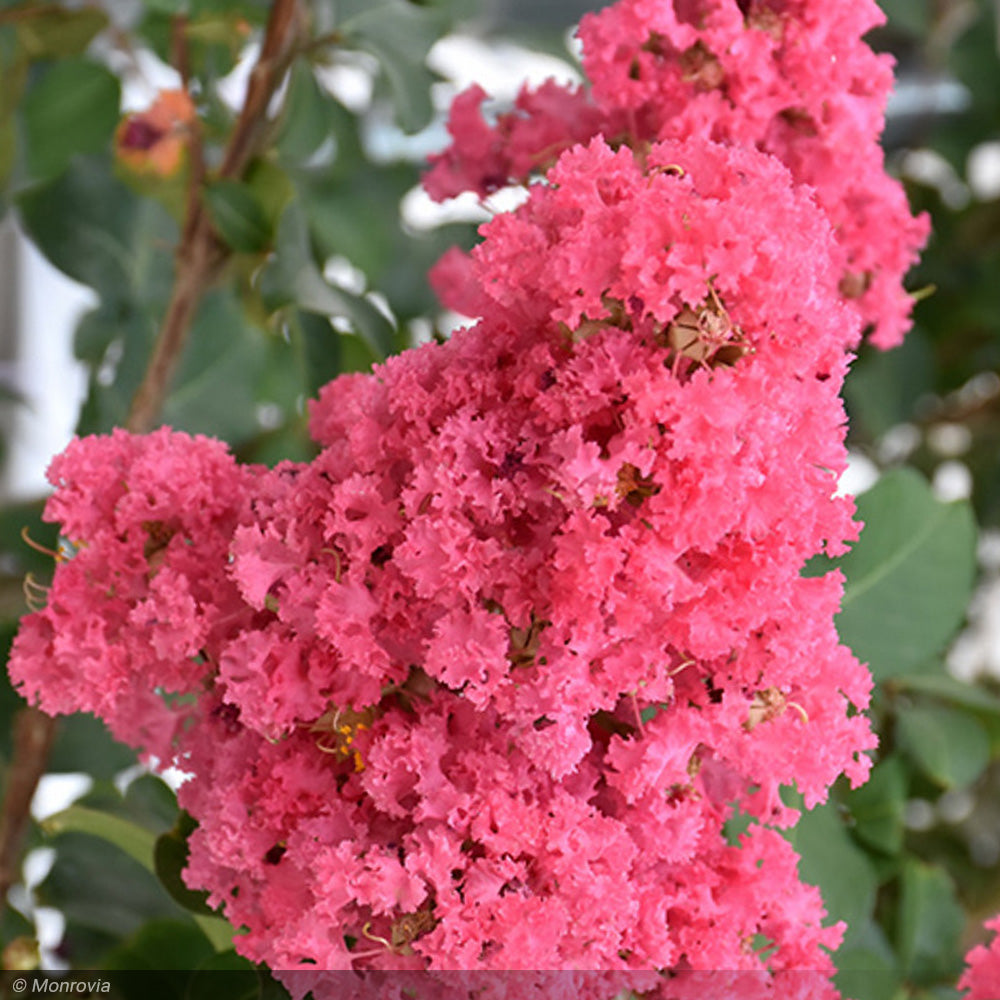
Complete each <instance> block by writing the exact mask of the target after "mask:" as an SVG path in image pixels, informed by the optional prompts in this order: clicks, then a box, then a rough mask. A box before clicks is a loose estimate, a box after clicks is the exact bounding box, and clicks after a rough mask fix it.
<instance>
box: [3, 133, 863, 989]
mask: <svg viewBox="0 0 1000 1000" xmlns="http://www.w3.org/2000/svg"><path fill="white" fill-rule="evenodd" d="M837 253H838V251H837V244H836V241H835V236H834V234H833V232H832V231H831V228H830V224H829V221H828V218H827V217H826V215H825V213H824V212H823V211H822V210H821V209H820V208H819V207H817V205H816V203H815V201H814V199H813V197H812V194H811V192H810V191H809V190H808V189H807V188H805V187H804V186H802V185H799V184H796V183H795V181H794V178H793V176H792V175H791V173H790V172H789V171H788V169H787V168H786V167H785V166H783V165H782V164H781V163H780V162H779V161H778V160H777V159H776V158H775V157H773V156H771V155H769V154H767V153H764V152H761V151H759V150H757V149H754V148H750V147H747V148H743V147H737V146H733V145H724V144H717V143H714V142H710V141H707V140H705V139H704V138H697V139H689V140H685V141H666V142H662V143H661V142H654V143H650V144H649V145H648V146H647V147H646V148H644V149H643V150H642V152H641V154H639V153H637V152H636V151H634V150H633V149H632V148H631V147H629V146H627V145H620V146H617V148H614V147H612V146H611V145H609V144H608V143H607V142H605V141H604V139H602V138H600V137H597V138H593V139H591V140H590V141H589V142H588V144H587V145H585V146H576V147H574V148H572V149H570V150H567V151H566V152H565V153H563V155H562V156H561V157H560V158H559V159H558V161H557V163H556V164H555V166H554V167H553V168H552V169H551V171H550V172H549V174H548V176H547V182H546V183H545V184H540V185H536V186H534V187H533V188H532V189H531V192H530V195H529V198H528V200H527V202H526V203H525V204H524V205H522V206H521V208H519V209H518V210H517V211H515V212H513V213H511V214H510V215H503V216H498V217H497V218H496V219H494V220H493V222H492V223H490V224H489V225H488V226H487V227H486V228H485V230H484V242H483V244H482V245H481V246H480V247H479V248H478V249H477V250H476V251H475V252H474V254H473V255H472V258H471V259H470V261H469V263H468V274H467V279H468V282H469V287H470V288H471V289H472V290H473V293H474V294H475V296H476V297H477V299H478V300H479V301H480V302H482V303H483V304H484V311H483V318H482V319H481V320H480V321H479V322H478V323H477V324H476V325H475V326H473V327H471V328H469V329H466V330H461V331H459V332H457V333H456V334H455V335H454V336H453V337H452V338H451V339H450V340H449V341H448V342H446V343H443V344H433V345H428V346H425V347H423V348H420V349H418V350H413V351H410V352H407V353H405V354H403V355H401V356H398V357H394V358H391V359H389V360H388V361H387V362H386V363H385V364H384V365H380V366H377V367H376V369H375V370H374V371H373V372H372V373H371V374H368V375H361V374H358V375H348V376H344V377H341V378H339V379H337V380H335V381H334V382H332V383H331V384H330V385H328V386H326V387H325V388H324V389H323V390H322V391H321V393H320V396H319V399H318V400H317V401H315V402H314V403H313V404H312V408H311V432H312V434H313V436H314V437H315V439H316V440H317V441H318V442H319V443H320V445H321V446H322V451H321V452H320V454H319V455H318V457H317V458H316V459H315V460H314V461H312V462H310V463H283V464H281V465H279V466H277V467H276V468H275V469H273V470H268V469H264V468H259V467H244V466H239V465H237V464H236V463H235V462H234V461H233V460H232V458H231V457H230V456H229V455H228V453H227V452H226V451H225V449H224V447H223V446H222V445H220V444H218V443H216V442H211V441H207V440H205V439H202V438H190V437H187V436H185V435H183V434H176V433H172V432H170V431H167V430H161V431H158V432H156V433H155V434H153V435H150V436H147V437H134V436H131V435H127V434H124V433H123V432H116V433H115V434H114V435H112V436H110V437H105V438H88V439H84V440H81V441H77V442H75V443H74V444H73V445H72V446H71V447H70V448H69V449H68V451H67V452H66V453H65V454H64V455H63V456H61V457H60V458H59V459H57V460H56V462H55V463H54V464H53V467H52V470H51V473H50V474H51V478H52V481H53V484H54V485H55V487H56V493H55V495H54V496H53V498H52V499H51V500H50V502H49V505H48V507H47V517H49V518H50V519H52V520H56V521H58V522H60V523H61V524H62V526H63V533H64V535H65V536H66V537H67V538H69V539H70V540H71V541H72V542H73V544H74V545H75V548H76V554H75V556H74V557H73V558H72V559H70V560H68V561H66V562H64V563H63V564H61V565H60V566H59V567H58V569H57V572H56V574H55V580H54V582H53V585H52V590H51V593H50V596H49V601H48V606H47V607H46V608H44V609H42V610H40V611H38V612H37V613H36V614H34V615H31V616H29V617H28V618H27V619H26V621H25V625H24V627H23V629H22V631H21V633H20V635H19V636H18V638H17V640H16V642H15V647H14V651H13V656H12V660H11V668H10V669H11V675H12V677H13V679H14V681H15V683H17V684H18V686H19V687H20V688H21V689H22V690H23V691H24V693H25V694H26V695H27V696H28V697H30V698H31V699H32V700H34V701H35V702H37V703H39V704H41V705H42V707H43V708H45V709H47V710H49V711H52V712H65V711H72V710H75V709H86V710H89V711H93V712H95V713H97V714H98V715H100V716H101V717H102V718H104V719H105V720H107V722H108V724H109V725H110V726H111V728H112V730H113V731H114V732H115V733H117V734H119V735H120V736H121V737H122V738H124V739H126V740H129V741H131V742H132V743H134V744H136V745H138V746H140V747H142V748H144V749H145V750H146V751H147V752H151V753H154V754H155V755H156V756H157V757H158V758H159V759H160V760H161V761H163V762H169V763H173V764H175V765H177V766H179V767H181V768H183V769H184V770H185V771H186V772H187V773H188V774H189V775H190V778H189V780H188V781H187V782H186V783H185V784H184V785H183V786H182V787H181V789H180V792H179V801H180V803H181V805H182V806H183V807H184V808H185V809H187V810H188V811H189V812H190V813H191V814H192V815H193V816H194V817H195V818H196V819H197V820H198V823H199V826H198V829H197V830H196V831H195V833H194V834H193V835H192V837H191V842H190V846H191V855H190V862H189V866H188V869H187V872H186V876H185V877H186V880H187V881H188V883H189V884H190V885H191V886H192V887H201V888H206V889H208V890H209V893H210V900H211V902H212V904H213V905H216V906H218V907H221V909H222V911H223V912H224V913H225V915H226V916H227V917H228V918H229V919H230V920H231V921H232V922H233V923H234V925H236V926H238V927H241V928H243V929H244V933H242V934H241V935H240V936H239V937H237V939H236V946H237V948H238V949H239V950H240V952H241V953H242V954H244V955H246V956H247V957H248V958H250V959H252V960H254V961H263V962H266V963H268V964H269V965H270V966H271V967H272V968H275V969H278V970H289V971H291V970H300V971H308V970H355V971H358V972H360V971H365V970H386V969H400V970H412V971H419V970H438V971H441V970H454V969H460V970H470V971H472V970H476V971H483V972H487V971H498V970H511V969H523V970H535V969H547V970H574V969H575V970H585V969H599V970H604V971H607V972H621V973H625V972H638V971H650V970H652V971H654V972H655V971H658V970H659V971H664V970H670V971H676V972H698V971H699V970H701V971H710V970H730V971H731V972H733V973H745V974H747V975H756V976H758V977H760V982H761V984H763V985H761V995H762V996H763V995H767V996H775V997H778V996H787V997H793V996H795V997H797V996H799V995H803V994H802V993H801V989H800V986H799V985H796V984H797V983H801V980H797V979H795V976H796V975H797V974H798V973H800V972H801V971H802V970H809V975H810V977H811V978H810V983H811V986H810V990H811V992H809V994H808V995H809V996H811V997H830V998H833V997H835V996H836V991H835V990H834V988H833V987H832V985H831V984H830V983H829V976H830V974H831V973H832V971H833V965H832V962H831V959H830V955H829V952H830V950H831V949H833V948H835V947H836V946H837V944H838V943H839V940H840V938H841V935H842V932H843V927H842V926H841V925H833V926H829V925H826V924H825V923H824V921H825V913H824V910H823V905H822V901H821V899H820V897H819V894H818V892H817V891H816V890H815V889H814V888H812V887H810V886H807V885H805V884H803V883H802V882H801V881H800V880H799V878H798V875H797V871H796V864H797V858H796V855H795V853H794V851H793V850H792V848H791V846H790V844H789V843H788V841H787V840H786V839H785V838H784V837H783V836H781V835H780V833H779V832H778V830H777V828H778V827H780V826H782V825H786V824H788V823H790V822H792V821H793V820H794V819H795V815H796V814H795V813H794V811H793V810H791V809H789V808H787V807H786V806H785V805H783V803H782V801H781V798H780V796H779V790H780V788H781V786H783V785H790V784H795V785H796V786H797V788H798V789H799V791H800V792H801V793H802V794H803V796H804V798H805V801H806V804H807V806H811V805H813V804H815V803H818V802H822V801H823V800H824V799H825V798H826V795H827V791H828V788H829V786H830V784H831V783H832V782H833V781H834V780H835V779H836V778H837V777H838V775H840V774H841V773H846V774H847V775H849V777H850V779H851V780H852V782H854V783H855V784H856V783H859V782H861V781H863V780H864V778H865V776H866V774H867V770H868V766H869V759H868V757H867V756H866V755H865V751H866V750H869V749H871V748H872V747H873V746H874V742H875V741H874V737H873V736H872V733H871V731H870V728H869V724H868V721H867V719H866V718H865V717H864V716H863V715H862V714H860V712H859V711H858V710H860V709H863V708H864V707H865V706H866V704H867V701H868V696H869V691H870V687H871V679H870V676H869V675H868V672H867V671H866V670H865V669H864V668H863V667H862V666H861V665H860V664H859V663H858V662H857V660H856V659H855V658H854V657H853V656H852V655H851V653H850V652H849V651H848V650H847V649H846V648H845V647H843V646H841V645H840V644H839V641H838V639H837V635H836V632H835V629H834V626H833V617H834V614H835V613H836V611H837V608H838V604H839V600H840V594H841V580H840V578H839V576H838V575H837V574H831V575H828V576H826V577H818V578H810V577H804V576H802V574H801V570H802V567H803V565H804V563H805V562H806V560H807V559H808V558H809V557H810V556H812V555H814V554H816V553H817V552H821V551H825V552H827V553H830V554H837V553H840V552H842V551H844V550H845V548H846V545H847V544H848V543H849V542H850V541H851V540H853V539H854V538H856V536H857V530H858V528H857V525H856V524H855V523H854V522H853V521H852V519H851V516H852V512H853V505H852V503H851V501H850V500H849V499H846V498H838V497H836V496H835V495H834V491H835V488H836V479H837V476H838V474H839V473H840V472H841V471H842V470H843V468H844V466H845V449H844V442H843V438H844V413H843V410H842V406H841V403H840V401H839V397H838V391H839V388H840V385H841V382H842V380H843V377H844V373H845V371H846V367H847V363H848V358H849V355H848V353H847V352H848V350H849V348H850V346H851V345H852V344H854V343H856V342H857V339H858V334H859V326H860V319H859V316H858V313H857V310H856V309H855V306H854V304H853V303H852V302H850V301H848V300H845V299H844V298H843V297H842V296H840V295H839V294H838V293H837V291H836V281H835V280H834V276H835V272H836V268H837V267H838V263H837V260H838V258H837ZM109 484H110V485H109ZM81 609H83V613H81ZM737 809H739V810H741V811H742V813H743V814H745V816H746V818H747V820H748V821H749V824H750V825H749V827H748V829H747V830H746V832H745V833H744V834H742V835H741V836H737V835H735V834H734V833H732V832H731V831H730V828H729V825H728V824H729V821H730V820H731V819H732V818H733V816H734V814H735V810H737ZM661 985H664V989H665V990H666V992H665V993H664V994H663V995H664V996H665V997H669V996H677V997H680V996H684V995H687V994H684V993H683V991H682V985H681V980H676V989H675V988H674V987H675V980H674V979H670V980H669V981H668V980H664V983H663V984H661ZM668 985H669V989H667V986H668ZM648 988H649V985H648V984H646V985H644V986H643V989H644V990H646V989H648ZM692 988H693V987H692ZM594 990H595V992H593V993H592V994H588V995H593V996H594V997H595V1000H597V998H598V997H600V998H601V1000H605V998H606V997H608V996H611V995H613V994H614V993H615V992H617V988H612V986H611V985H609V984H607V983H604V984H603V985H601V984H598V985H595V987H594ZM671 991H673V992H671ZM678 991H681V992H678ZM581 995H583V994H581Z"/></svg>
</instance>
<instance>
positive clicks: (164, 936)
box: [104, 919, 215, 1000]
mask: <svg viewBox="0 0 1000 1000" xmlns="http://www.w3.org/2000/svg"><path fill="white" fill-rule="evenodd" d="M214 954H215V952H214V949H213V948H212V945H211V943H210V942H209V941H208V939H207V938H206V937H205V935H204V934H202V932H201V931H200V930H199V929H198V928H197V927H196V926H195V925H194V924H192V923H188V922H186V921H180V920H163V919H161V920H152V921H150V922H149V923H148V924H144V925H143V926H142V927H141V928H140V929H139V930H138V931H136V933H135V934H133V935H132V936H131V937H130V938H129V939H128V940H127V941H126V942H125V943H124V944H122V945H121V946H120V947H118V948H116V949H115V950H114V951H112V952H111V954H110V955H108V957H107V958H106V959H105V960H104V968H106V969H109V970H115V969H157V970H164V969H195V968H197V967H198V965H200V964H201V963H202V962H204V961H205V960H206V959H208V958H210V957H211V956H212V955H214ZM143 980H144V984H143V990H144V995H145V996H146V998H147V1000H156V998H157V997H162V998H163V1000H168V998H172V997H173V996H174V994H173V991H172V990H168V991H166V992H164V991H161V990H158V989H157V987H158V986H159V983H158V980H157V979H156V978H154V977H143ZM171 985H172V984H171Z"/></svg>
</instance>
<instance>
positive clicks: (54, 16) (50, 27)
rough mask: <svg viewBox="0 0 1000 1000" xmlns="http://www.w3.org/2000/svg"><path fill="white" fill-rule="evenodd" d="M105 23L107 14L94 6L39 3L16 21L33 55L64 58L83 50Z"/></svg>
mask: <svg viewBox="0 0 1000 1000" xmlns="http://www.w3.org/2000/svg"><path fill="white" fill-rule="evenodd" d="M107 24H108V15H107V14H106V13H105V12H104V11H103V10H99V9H98V8H97V7H82V8H80V9H79V10H69V9H68V8H66V7H60V6H57V5H56V4H44V5H41V4H40V5H39V6H38V7H37V8H36V9H35V10H34V11H31V16H30V17H22V18H20V19H19V20H18V21H17V35H18V40H19V41H20V43H21V46H22V47H23V49H24V51H25V52H26V53H27V55H28V56H30V57H31V58H32V59H58V58H63V59H64V58H66V56H75V55H79V54H80V53H81V52H83V50H84V49H85V48H86V47H87V46H88V45H89V44H90V43H91V42H92V41H93V39H94V36H95V35H97V34H98V33H99V32H101V31H103V30H104V28H105V27H107Z"/></svg>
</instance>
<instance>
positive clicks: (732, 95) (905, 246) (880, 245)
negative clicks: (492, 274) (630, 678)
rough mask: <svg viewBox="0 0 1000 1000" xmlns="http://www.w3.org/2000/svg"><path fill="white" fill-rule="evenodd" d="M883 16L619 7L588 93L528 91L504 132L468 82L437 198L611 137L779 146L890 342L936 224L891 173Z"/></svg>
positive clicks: (759, 8)
mask: <svg viewBox="0 0 1000 1000" xmlns="http://www.w3.org/2000/svg"><path fill="white" fill-rule="evenodd" d="M884 20H885V17H884V15H883V14H882V12H881V11H880V10H879V8H878V7H877V6H876V4H875V3H874V0H855V2H851V3H828V2H823V0H619V2H618V3H616V4H613V5H612V6H610V7H608V8H606V9H605V10H603V11H600V12H598V13H594V14H587V15H586V16H585V17H584V18H583V20H582V21H581V22H580V28H579V32H578V36H579V39H580V42H581V43H582V46H583V68H584V70H585V72H586V75H587V77H588V80H589V88H586V89H584V88H580V87H571V86H560V85H558V84H556V83H554V82H553V81H548V82H546V83H544V84H543V85H542V86H541V87H540V88H538V89H537V90H532V89H529V88H525V89H524V90H522V92H521V94H520V95H519V97H518V98H517V100H516V102H515V105H514V107H513V109H511V110H510V111H505V112H503V113H501V114H499V115H498V116H497V117H496V120H495V122H494V123H492V124H487V122H486V121H485V120H484V118H483V117H482V114H481V107H482V104H483V102H484V100H485V98H486V94H485V92H484V91H483V90H482V89H481V88H479V87H472V88H470V89H469V90H467V91H465V92H464V93H463V94H460V95H459V96H458V97H457V98H456V100H455V102H454V105H453V108H452V117H451V123H450V126H449V129H450V132H451V135H452V140H453V141H452V143H451V145H450V146H449V147H448V148H447V149H446V150H445V151H444V152H443V153H441V154H440V155H439V156H437V157H435V158H434V159H433V161H432V162H433V169H432V170H431V172H430V173H429V174H428V176H427V178H426V180H425V186H426V188H427V190H428V191H429V192H430V194H431V195H432V196H434V197H435V198H438V199H444V198H448V197H452V196H454V195H457V194H460V193H462V192H463V191H475V192H477V193H478V194H480V195H481V196H482V195H486V194H489V193H491V192H493V191H496V190H497V189H499V188H501V187H503V186H505V185H508V184H521V183H524V182H525V181H526V180H527V179H529V178H530V177H532V176H537V175H538V174H539V173H542V172H544V170H546V169H548V167H549V166H551V165H552V164H553V163H554V162H555V160H556V159H557V157H558V156H559V155H560V154H561V153H562V152H563V151H564V150H566V149H568V148H570V147H572V146H573V145H574V144H577V143H581V142H586V141H588V140H589V139H590V138H591V137H592V136H593V135H597V134H602V135H604V136H605V138H606V139H607V140H608V141H609V142H610V143H613V144H614V145H619V144H626V145H629V146H631V147H632V148H633V149H635V150H636V152H637V153H639V154H641V152H642V150H643V149H645V147H646V146H647V145H648V144H649V143H650V142H656V141H658V140H663V139H685V138H689V137H694V136H699V137H702V138H706V139H712V140H715V141H721V142H729V143H734V144H738V145H741V146H746V147H755V148H758V149H761V150H765V151H767V152H769V153H771V154H773V155H775V156H777V157H778V158H779V159H780V160H781V161H782V162H783V163H784V164H785V165H786V166H787V167H788V168H789V169H790V170H791V172H792V174H793V176H794V178H795V180H796V182H797V183H800V184H805V185H808V186H809V187H810V188H811V189H812V190H813V191H814V193H815V196H816V198H817V200H818V202H819V204H820V205H821V206H822V207H823V209H824V211H825V212H826V214H827V216H828V217H829V219H830V223H831V225H832V226H833V228H834V231H835V233H836V236H837V240H836V246H835V249H834V250H833V255H834V263H835V267H834V271H833V274H832V277H833V280H834V282H835V285H836V287H837V288H838V291H839V293H840V294H841V295H842V296H843V297H844V298H847V299H851V300H855V301H856V303H857V305H858V307H859V309H860V311H861V315H862V318H863V320H864V323H865V324H866V325H868V326H870V327H871V328H872V331H873V332H872V340H873V342H874V343H876V344H877V345H878V346H880V347H892V346H894V345H896V344H898V343H899V342H900V340H901V339H902V336H903V334H904V333H905V331H906V329H907V328H908V326H909V315H910V310H911V307H912V298H911V297H910V296H909V295H908V294H907V293H906V292H905V291H904V289H903V286H902V279H903V276H904V274H905V273H906V271H907V270H908V269H909V268H910V266H911V265H912V264H913V263H914V262H915V260H916V255H917V251H918V250H919V249H920V247H921V246H922V244H923V242H924V240H925V239H926V236H927V231H928V225H927V220H926V219H925V218H919V219H914V218H913V217H912V216H911V215H910V212H909V209H908V207H907V203H906V197H905V194H904V192H903V189H902V187H901V186H900V184H899V183H898V182H897V181H895V180H893V179H891V178H890V177H888V176H887V175H886V173H885V171H884V169H883V156H882V150H881V148H880V146H879V137H880V135H881V132H882V127H883V123H884V120H883V111H884V107H885V102H886V99H887V97H888V94H889V91H890V89H891V86H892V69H891V65H892V64H891V58H890V57H889V56H878V55H875V53H873V52H872V51H871V49H870V48H869V47H868V46H867V45H866V44H865V43H864V42H863V41H862V35H863V34H864V33H865V32H866V31H868V30H870V29H871V28H872V27H875V26H876V25H878V24H881V23H883V22H884ZM454 253H457V251H455V252H454ZM454 253H453V255H452V257H453V258H454ZM460 273H461V269H460V268H459V267H458V265H457V262H456V261H455V260H454V259H452V260H451V263H450V269H449V270H447V271H442V272H439V275H438V279H439V280H438V287H439V290H440V291H441V292H442V294H444V295H445V296H446V300H447V301H448V302H449V304H450V305H452V306H453V307H454V308H457V309H458V310H459V311H464V312H466V313H468V314H469V315H474V316H479V315H481V312H479V311H478V308H477V305H476V303H475V301H474V300H470V298H469V296H468V294H467V290H465V289H464V288H463V282H462V281H461V279H460Z"/></svg>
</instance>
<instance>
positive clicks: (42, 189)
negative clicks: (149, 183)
mask: <svg viewBox="0 0 1000 1000" xmlns="http://www.w3.org/2000/svg"><path fill="white" fill-rule="evenodd" d="M18 206H19V208H20V215H21V221H22V223H23V224H24V226H25V229H26V230H27V232H28V235H29V236H30V237H31V239H32V240H33V241H34V243H35V245H36V246H37V247H38V249H39V250H41V252H42V253H43V254H44V255H45V256H46V257H47V258H48V260H49V262H50V263H51V264H52V265H53V266H54V267H56V268H58V269H59V270H60V271H62V272H63V273H64V274H67V275H69V277H71V278H73V279H74V280H75V281H79V282H81V283H82V284H84V285H89V286H90V287H91V288H95V289H97V290H98V291H99V292H100V294H101V298H102V306H103V308H104V309H106V310H107V311H108V316H109V318H110V317H114V316H115V315H116V313H115V310H116V309H117V308H118V307H120V306H123V305H125V304H127V310H126V312H127V311H128V310H133V311H134V309H135V305H136V303H142V304H147V305H150V306H152V307H154V308H155V309H156V311H157V312H159V310H160V309H162V307H163V305H165V303H166V301H167V298H168V297H169V294H170V288H171V285H172V284H173V262H172V260H171V250H172V248H173V246H174V244H175V243H176V240H177V227H176V225H175V224H174V223H173V221H172V220H171V219H170V217H169V216H168V215H167V213H166V212H165V211H164V210H163V209H162V208H161V207H160V206H159V205H157V204H156V203H155V202H153V201H152V200H151V199H148V198H142V199H140V198H138V197H137V196H136V195H135V194H133V193H132V192H131V191H130V190H129V189H128V188H127V187H126V186H125V185H124V184H122V183H121V182H120V181H118V180H117V179H115V178H114V177H113V176H112V174H111V171H110V167H109V163H108V160H107V159H105V158H100V157H89V156H88V157H79V158H77V159H75V160H73V162H72V163H71V164H70V166H69V168H68V169H67V170H66V171H65V172H64V173H63V174H61V175H60V176H59V177H58V178H56V179H54V180H53V181H51V182H50V183H48V184H44V185H40V186H38V187H34V188H32V189H31V190H30V191H25V192H22V193H21V194H20V195H19V196H18Z"/></svg>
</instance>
